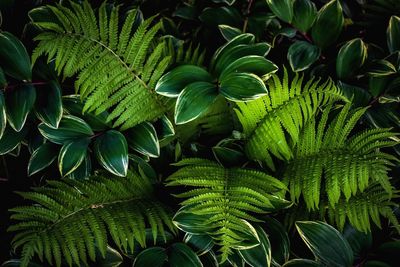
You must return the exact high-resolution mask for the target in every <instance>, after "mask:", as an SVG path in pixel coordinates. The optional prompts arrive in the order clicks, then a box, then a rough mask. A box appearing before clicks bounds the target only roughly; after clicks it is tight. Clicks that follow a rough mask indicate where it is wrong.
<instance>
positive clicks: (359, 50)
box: [336, 38, 367, 79]
mask: <svg viewBox="0 0 400 267" xmlns="http://www.w3.org/2000/svg"><path fill="white" fill-rule="evenodd" d="M366 58H367V46H366V45H365V44H364V42H363V41H362V40H361V39H360V38H356V39H353V40H351V41H348V42H347V43H346V44H344V45H343V46H342V47H341V48H340V50H339V54H338V56H337V59H336V74H337V76H338V78H339V79H346V78H349V77H350V76H352V74H354V72H355V71H357V70H358V69H359V68H360V67H361V66H362V65H363V64H364V62H365V59H366Z"/></svg>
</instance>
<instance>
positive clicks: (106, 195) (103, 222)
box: [8, 171, 175, 266]
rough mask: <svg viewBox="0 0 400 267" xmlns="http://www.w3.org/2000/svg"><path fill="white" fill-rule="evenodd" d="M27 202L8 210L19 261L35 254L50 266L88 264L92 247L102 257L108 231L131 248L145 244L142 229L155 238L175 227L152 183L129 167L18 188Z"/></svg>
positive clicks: (24, 262)
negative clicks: (120, 173)
mask: <svg viewBox="0 0 400 267" xmlns="http://www.w3.org/2000/svg"><path fill="white" fill-rule="evenodd" d="M20 195H22V196H23V197H24V198H25V199H28V200H31V201H33V202H34V203H35V204H34V205H31V206H23V207H17V208H14V209H11V211H12V212H13V215H12V216H11V219H13V220H15V221H16V223H15V224H13V225H12V226H10V227H9V229H8V230H9V231H12V232H16V235H15V237H14V239H13V243H12V244H13V247H14V249H17V248H19V247H21V246H22V266H28V263H29V261H30V260H31V258H32V257H33V256H34V255H37V256H38V257H39V258H40V260H41V261H43V260H44V259H46V260H47V261H48V262H49V264H50V265H55V266H61V263H62V259H65V261H66V263H67V264H68V265H69V266H71V265H72V264H77V265H78V266H80V265H82V264H84V265H88V258H89V259H90V260H91V261H94V260H95V253H96V250H98V251H99V252H100V254H101V255H102V256H103V257H104V255H105V253H106V247H107V242H108V241H107V235H108V233H109V234H110V236H111V237H112V240H113V241H114V243H115V244H117V246H118V247H119V248H120V249H122V250H124V251H133V249H134V247H135V245H136V246H137V245H138V244H139V245H140V246H141V247H144V246H145V245H146V241H145V240H146V228H150V229H151V231H152V235H153V238H154V240H156V238H157V236H158V235H161V236H164V237H165V230H164V229H165V227H167V228H168V229H169V230H170V231H172V232H175V227H174V226H173V224H172V220H171V216H170V215H171V214H170V212H169V210H167V209H166V207H165V206H164V205H163V204H162V203H161V202H160V201H158V200H157V199H156V198H155V197H154V195H153V189H152V184H151V183H150V182H149V180H148V179H147V178H143V177H141V176H140V175H138V174H137V173H136V172H134V171H128V175H127V177H117V176H114V177H110V175H107V177H106V176H96V177H95V178H93V179H91V180H83V181H79V180H71V179H63V180H61V181H48V186H45V187H40V188H35V189H34V192H27V193H20Z"/></svg>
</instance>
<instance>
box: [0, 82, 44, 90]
mask: <svg viewBox="0 0 400 267" xmlns="http://www.w3.org/2000/svg"><path fill="white" fill-rule="evenodd" d="M48 83H49V82H47V81H46V82H45V81H38V82H30V83H17V84H12V85H7V86H6V87H5V88H4V91H7V90H9V89H13V88H15V87H17V86H20V85H24V84H28V85H45V84H48Z"/></svg>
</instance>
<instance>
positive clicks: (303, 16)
mask: <svg viewBox="0 0 400 267" xmlns="http://www.w3.org/2000/svg"><path fill="white" fill-rule="evenodd" d="M293 12H294V13H293V22H292V24H293V25H294V26H295V27H296V28H297V29H299V30H300V31H301V32H303V33H306V32H307V31H308V30H309V29H310V28H311V26H312V25H313V23H314V20H315V17H316V16H317V8H316V7H315V4H314V3H313V2H312V1H311V0H296V1H294V6H293Z"/></svg>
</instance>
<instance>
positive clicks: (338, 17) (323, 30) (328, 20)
mask: <svg viewBox="0 0 400 267" xmlns="http://www.w3.org/2000/svg"><path fill="white" fill-rule="evenodd" d="M343 23H344V18H343V12H342V6H341V5H340V2H339V0H331V1H330V2H329V3H327V4H326V5H324V6H323V7H322V8H321V10H319V11H318V15H317V18H316V20H315V22H314V25H313V27H312V29H311V35H312V39H313V41H314V43H315V44H316V45H317V46H318V47H320V48H321V49H325V48H327V47H328V46H330V45H331V44H333V43H334V42H335V41H336V40H337V39H338V37H339V35H340V33H341V32H342V28H343Z"/></svg>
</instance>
